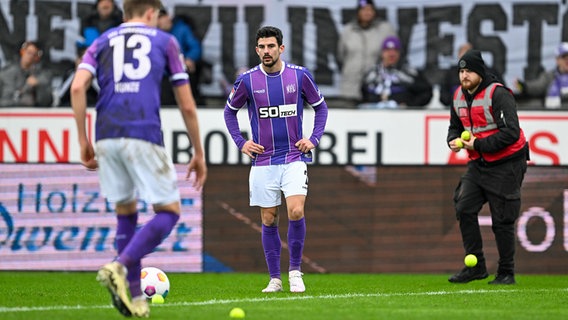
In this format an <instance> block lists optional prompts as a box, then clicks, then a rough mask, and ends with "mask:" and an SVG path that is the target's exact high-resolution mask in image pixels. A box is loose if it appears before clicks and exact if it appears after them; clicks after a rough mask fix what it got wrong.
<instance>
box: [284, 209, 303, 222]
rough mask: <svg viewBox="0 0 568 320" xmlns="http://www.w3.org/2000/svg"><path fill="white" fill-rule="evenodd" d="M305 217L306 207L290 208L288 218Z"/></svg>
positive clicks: (293, 219) (297, 218)
mask: <svg viewBox="0 0 568 320" xmlns="http://www.w3.org/2000/svg"><path fill="white" fill-rule="evenodd" d="M303 217H304V208H302V207H295V208H291V209H290V210H288V219H289V220H292V221H295V220H300V219H302V218H303Z"/></svg>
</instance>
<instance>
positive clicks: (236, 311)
mask: <svg viewBox="0 0 568 320" xmlns="http://www.w3.org/2000/svg"><path fill="white" fill-rule="evenodd" d="M229 317H231V318H235V319H242V318H244V317H245V310H243V309H241V308H233V309H231V312H229Z"/></svg>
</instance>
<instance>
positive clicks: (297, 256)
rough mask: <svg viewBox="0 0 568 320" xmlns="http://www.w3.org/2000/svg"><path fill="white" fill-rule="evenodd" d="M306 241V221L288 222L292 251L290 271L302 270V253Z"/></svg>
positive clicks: (289, 246)
mask: <svg viewBox="0 0 568 320" xmlns="http://www.w3.org/2000/svg"><path fill="white" fill-rule="evenodd" d="M305 239H306V219H305V218H302V219H300V220H296V221H289V222H288V250H289V251H290V269H289V271H292V270H298V271H299V270H300V265H301V264H302V252H303V251H304V240H305Z"/></svg>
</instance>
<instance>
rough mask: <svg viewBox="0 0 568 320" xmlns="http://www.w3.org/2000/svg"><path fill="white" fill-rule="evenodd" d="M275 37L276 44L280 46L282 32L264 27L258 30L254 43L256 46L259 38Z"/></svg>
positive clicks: (270, 27) (274, 28)
mask: <svg viewBox="0 0 568 320" xmlns="http://www.w3.org/2000/svg"><path fill="white" fill-rule="evenodd" d="M270 37H275V38H276V42H277V43H278V45H279V46H281V45H282V31H281V30H280V29H278V28H276V27H272V26H266V27H262V28H260V29H258V31H257V32H256V43H257V44H258V39H260V38H270Z"/></svg>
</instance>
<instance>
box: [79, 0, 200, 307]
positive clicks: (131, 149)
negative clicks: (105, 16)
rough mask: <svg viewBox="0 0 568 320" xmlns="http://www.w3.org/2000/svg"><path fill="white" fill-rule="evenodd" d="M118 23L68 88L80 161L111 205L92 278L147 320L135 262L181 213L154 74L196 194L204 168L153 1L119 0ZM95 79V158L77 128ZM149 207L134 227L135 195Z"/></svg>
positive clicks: (183, 87) (177, 64)
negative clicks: (112, 216)
mask: <svg viewBox="0 0 568 320" xmlns="http://www.w3.org/2000/svg"><path fill="white" fill-rule="evenodd" d="M123 6H124V14H125V17H126V22H125V23H123V24H121V25H119V26H118V27H116V28H112V29H110V30H108V31H106V32H105V33H103V34H102V35H101V36H100V37H99V38H97V39H96V40H95V41H94V42H93V44H91V46H89V48H88V49H87V51H86V52H85V54H84V55H83V60H82V62H81V63H80V64H79V66H78V67H77V73H76V74H75V78H74V80H73V83H72V84H71V105H72V107H73V112H74V114H75V119H76V123H77V131H78V137H79V144H80V147H81V161H82V163H83V165H85V166H86V167H87V168H88V169H92V170H94V169H97V168H98V175H99V181H100V185H101V192H102V193H103V194H104V195H105V197H106V198H107V199H108V200H109V201H110V202H111V203H114V204H115V211H116V215H117V230H116V247H117V251H118V257H117V258H116V259H115V260H114V261H113V262H110V263H108V264H105V265H104V266H103V267H102V268H101V269H99V271H98V275H97V280H98V281H99V282H100V283H101V284H102V285H104V286H105V287H106V288H107V289H108V290H109V292H110V294H111V297H112V302H113V304H114V306H115V307H116V309H118V311H119V312H120V313H121V314H122V315H124V316H127V317H130V316H134V317H148V316H149V314H150V310H149V307H148V303H147V301H146V299H145V298H144V295H143V294H142V291H141V288H140V271H141V260H142V258H143V257H144V256H146V255H148V254H150V253H152V252H153V251H154V249H155V248H156V247H157V246H158V245H159V244H160V243H161V242H162V241H163V240H164V239H165V238H166V237H167V236H168V235H169V233H170V232H171V230H172V228H173V227H174V226H175V225H176V223H177V221H178V219H179V216H180V211H181V208H180V207H181V205H180V194H179V189H178V186H177V173H176V171H175V168H174V166H173V162H172V160H171V158H170V156H169V155H168V154H167V152H166V150H165V148H164V142H163V137H162V131H161V121H160V112H159V111H160V87H161V81H162V76H163V74H164V72H165V70H167V72H168V74H170V75H171V76H170V79H171V82H172V85H173V86H174V93H175V95H176V98H177V101H178V105H179V107H180V110H181V113H182V117H183V120H184V123H185V126H186V129H187V132H188V135H189V138H190V139H191V143H192V145H193V147H194V155H193V157H192V159H191V161H190V163H189V165H188V171H187V177H189V175H190V173H191V172H195V182H194V187H195V188H197V189H200V188H201V187H202V186H203V184H204V183H205V180H206V177H207V167H206V164H205V157H204V152H203V147H202V144H201V139H200V137H199V126H198V119H197V108H196V105H195V100H194V98H193V95H192V93H191V89H190V86H189V81H188V75H187V73H186V72H185V67H184V65H183V63H182V61H181V60H180V59H179V56H180V49H179V45H178V43H177V41H176V39H175V38H174V36H172V35H171V34H169V33H166V32H163V31H161V30H159V29H157V28H156V25H157V22H158V12H159V9H160V6H161V3H160V0H124V1H123ZM94 77H96V79H97V81H98V84H99V86H100V92H99V96H98V100H97V102H96V112H97V119H96V123H95V130H96V147H97V149H96V151H97V153H96V155H97V158H96V159H95V149H94V148H93V145H92V143H91V141H90V140H89V138H90V137H88V135H87V130H86V126H85V118H86V107H87V99H86V91H87V89H88V88H89V86H90V84H91V81H92V80H93V78H94ZM138 194H139V195H140V196H141V197H142V198H143V199H144V200H145V201H146V202H147V203H150V204H152V205H153V209H154V212H155V215H154V217H153V218H152V219H151V220H150V221H148V222H147V223H146V224H145V225H143V226H142V227H141V228H140V229H138V230H137V222H138V211H137V195H138Z"/></svg>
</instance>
